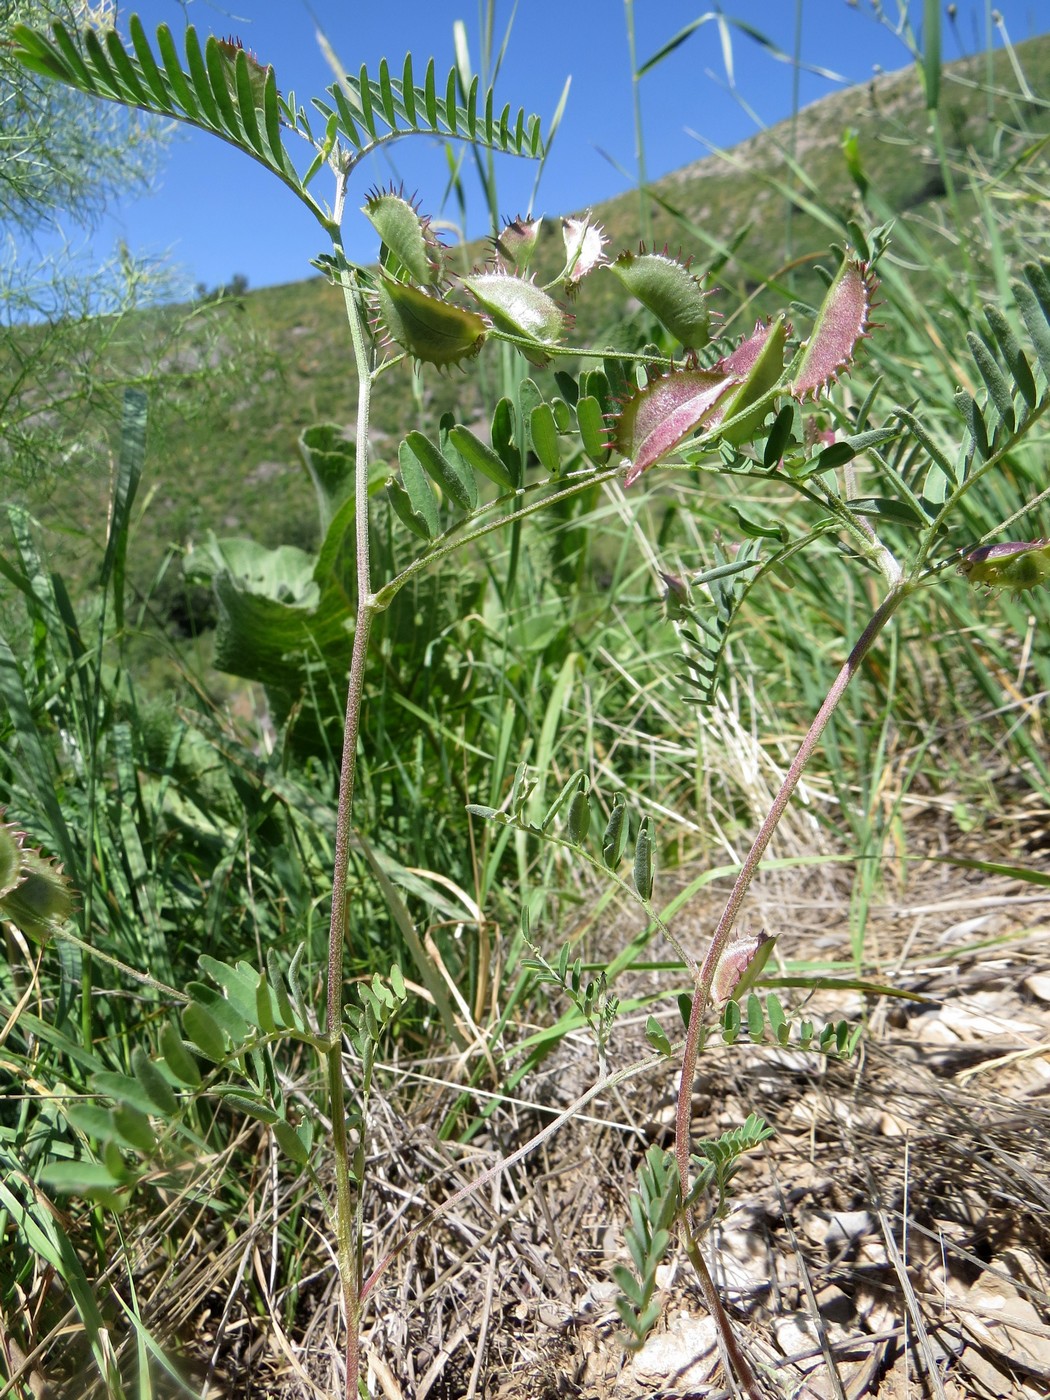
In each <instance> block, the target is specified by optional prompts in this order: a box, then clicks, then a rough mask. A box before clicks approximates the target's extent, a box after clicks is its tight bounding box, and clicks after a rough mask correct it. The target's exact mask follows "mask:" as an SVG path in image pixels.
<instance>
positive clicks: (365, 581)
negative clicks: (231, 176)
mask: <svg viewBox="0 0 1050 1400" xmlns="http://www.w3.org/2000/svg"><path fill="white" fill-rule="evenodd" d="M335 253H336V259H337V262H338V265H339V275H340V282H341V284H342V288H343V299H344V301H345V303H346V314H347V320H348V321H349V323H350V336H351V339H352V341H353V346H354V360H355V363H356V367H357V430H356V434H355V447H356V452H355V464H354V465H355V473H354V497H355V501H356V507H357V508H356V512H355V517H354V527H355V535H356V545H357V618H356V624H355V628H354V645H353V651H352V653H351V657H350V677H349V680H348V682H347V694H346V718H345V722H344V725H343V756H342V763H341V766H340V770H339V801H338V805H337V808H336V819H335V869H334V871H333V877H332V913H331V921H330V924H329V930H328V988H327V1009H326V1019H325V1030H326V1032H327V1035H328V1049H327V1051H326V1059H327V1069H328V1091H329V1102H330V1106H331V1116H332V1153H333V1156H334V1158H335V1204H336V1256H337V1259H338V1264H339V1277H340V1282H341V1284H342V1289H343V1299H344V1303H345V1307H346V1390H345V1393H346V1395H347V1396H348V1397H349V1396H352V1395H355V1394H356V1393H357V1381H358V1375H359V1373H360V1367H361V1354H360V1331H361V1260H360V1258H359V1257H358V1252H357V1251H356V1250H355V1248H354V1199H353V1193H352V1191H351V1187H350V1147H349V1142H348V1138H347V1131H346V1107H345V1095H344V1091H343V1060H342V1029H341V1027H342V989H343V958H344V952H345V949H346V944H347V941H348V936H349V928H348V924H349V909H348V906H347V897H346V883H347V870H348V866H349V862H350V839H351V835H352V816H353V802H354V777H355V775H356V772H357V740H358V735H359V733H360V729H361V702H362V697H363V694H364V679H365V663H366V660H367V656H368V638H369V634H370V633H371V630H372V619H373V618H374V617H375V613H376V604H375V598H374V597H373V594H372V579H371V570H370V566H369V554H368V417H369V410H370V407H371V398H372V355H371V349H370V346H369V341H368V335H367V332H366V329H365V322H364V317H363V314H362V307H361V291H360V288H359V286H358V283H357V278H356V275H355V273H354V271H353V269H352V268H351V267H350V266H349V264H348V263H347V261H346V258H345V256H344V255H343V250H342V247H341V245H340V244H339V243H338V242H336V243H335Z"/></svg>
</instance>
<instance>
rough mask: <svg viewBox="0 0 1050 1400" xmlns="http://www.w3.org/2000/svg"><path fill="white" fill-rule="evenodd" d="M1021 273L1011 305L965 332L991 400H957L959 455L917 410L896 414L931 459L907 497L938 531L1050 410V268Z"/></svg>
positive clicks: (989, 310)
mask: <svg viewBox="0 0 1050 1400" xmlns="http://www.w3.org/2000/svg"><path fill="white" fill-rule="evenodd" d="M1022 272H1023V280H1022V281H1020V282H1017V283H1015V284H1014V285H1013V286H1012V289H1011V290H1012V291H1013V297H1014V305H1013V307H1010V308H1008V311H1004V310H1003V309H1002V308H1001V307H999V306H996V305H994V304H992V305H988V306H986V307H985V310H984V315H985V322H986V326H985V327H982V328H981V329H980V330H972V331H970V332H969V333H968V334H967V337H966V339H967V344H968V346H969V349H970V353H971V355H972V357H973V361H974V365H975V366H976V369H977V372H978V374H979V375H980V378H981V380H982V382H983V384H984V386H985V390H986V394H985V395H984V396H983V397H984V402H983V403H981V402H979V401H978V399H977V398H975V397H974V396H973V395H972V394H970V393H969V392H967V391H966V390H960V391H959V392H958V393H957V394H956V396H955V407H956V410H957V411H958V413H959V416H960V417H961V418H962V420H963V422H964V424H965V426H966V434H965V437H964V438H963V441H962V442H961V444H960V445H959V447H958V449H957V450H956V451H954V452H952V451H951V450H949V448H948V447H946V445H945V444H944V443H943V442H942V441H939V440H938V439H937V438H936V437H935V436H934V434H933V432H932V431H931V430H930V428H929V427H928V426H927V424H925V423H924V422H923V420H922V416H921V413H919V412H918V411H917V409H916V407H915V406H914V405H912V406H902V405H898V406H897V407H896V408H895V409H894V414H895V416H896V417H897V418H898V419H899V421H900V422H901V423H903V424H904V426H905V427H906V428H907V429H908V432H909V434H910V435H911V438H912V439H913V441H914V442H916V443H917V444H918V445H919V447H920V448H921V449H922V453H923V454H924V455H925V458H926V459H928V466H927V469H926V472H925V476H924V478H923V479H922V480H921V481H919V480H915V481H914V483H913V485H914V489H913V490H912V489H911V487H909V496H910V499H911V501H912V503H913V504H914V505H917V506H918V507H919V508H920V509H921V510H922V511H923V512H924V515H925V518H927V519H930V518H932V519H934V521H935V522H936V523H937V524H938V525H940V523H941V521H943V518H944V517H945V515H946V513H947V510H948V508H949V507H950V506H951V504H952V503H953V502H954V501H955V500H956V499H958V498H959V497H961V496H962V495H963V494H964V492H965V491H966V490H967V489H968V487H969V485H970V483H971V482H972V481H973V480H974V478H975V476H976V474H977V473H978V472H979V471H980V469H981V468H982V467H983V466H984V464H985V463H987V462H988V461H989V459H991V458H995V459H997V460H998V458H999V456H1000V454H1001V453H1002V452H1003V451H1005V450H1008V449H1009V448H1010V447H1011V446H1012V445H1013V444H1015V443H1016V442H1018V441H1020V440H1021V439H1022V438H1024V437H1025V436H1027V434H1028V433H1029V432H1030V431H1031V430H1032V429H1033V428H1034V427H1035V425H1036V424H1037V423H1038V422H1039V420H1040V419H1041V418H1042V416H1043V415H1044V414H1045V413H1046V412H1047V411H1048V410H1050V263H1047V262H1044V263H1027V264H1026V265H1025V266H1024V268H1023V269H1022ZM1026 332H1027V343H1025V339H1026V337H1025V333H1026ZM920 460H922V459H921V458H920ZM974 581H975V582H979V581H981V580H979V579H975V580H974Z"/></svg>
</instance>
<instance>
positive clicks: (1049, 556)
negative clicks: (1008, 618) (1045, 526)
mask: <svg viewBox="0 0 1050 1400" xmlns="http://www.w3.org/2000/svg"><path fill="white" fill-rule="evenodd" d="M959 573H960V574H962V576H963V577H964V578H965V579H967V580H968V581H969V582H970V583H972V584H974V585H983V586H984V587H985V588H1006V589H1009V591H1010V592H1011V593H1023V592H1025V590H1027V589H1029V588H1037V587H1038V586H1039V584H1041V583H1046V582H1047V580H1048V579H1050V539H1047V540H1028V541H1021V542H1019V541H1007V542H1004V543H1002V544H984V545H981V546H980V548H979V549H973V550H971V551H970V553H969V554H967V555H966V556H965V558H964V559H963V561H962V563H961V564H960V565H959Z"/></svg>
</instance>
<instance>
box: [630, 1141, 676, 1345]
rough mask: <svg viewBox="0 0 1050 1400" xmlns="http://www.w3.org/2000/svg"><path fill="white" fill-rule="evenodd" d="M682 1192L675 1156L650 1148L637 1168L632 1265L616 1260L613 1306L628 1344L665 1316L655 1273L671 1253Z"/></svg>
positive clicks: (641, 1337)
mask: <svg viewBox="0 0 1050 1400" xmlns="http://www.w3.org/2000/svg"><path fill="white" fill-rule="evenodd" d="M681 1203H682V1193H681V1188H680V1185H679V1177H678V1167H677V1164H676V1163H675V1159H674V1154H673V1153H671V1152H668V1151H667V1150H666V1149H664V1148H662V1147H655V1146H654V1147H650V1149H649V1151H648V1152H647V1153H646V1154H645V1159H644V1161H643V1162H642V1165H641V1167H640V1168H639V1170H638V1188H637V1190H635V1191H634V1192H632V1194H631V1204H630V1212H631V1219H630V1223H629V1225H628V1226H627V1229H626V1231H625V1233H624V1241H625V1243H626V1245H627V1249H628V1251H629V1253H630V1255H631V1262H632V1264H633V1265H634V1268H633V1269H628V1268H626V1267H625V1266H624V1265H623V1264H617V1265H616V1266H615V1268H614V1269H613V1278H614V1279H615V1281H616V1285H617V1287H618V1288H619V1290H620V1295H619V1297H617V1298H615V1299H614V1300H613V1306H614V1307H615V1308H616V1311H617V1313H618V1314H619V1317H620V1321H621V1322H622V1323H623V1327H624V1337H623V1340H624V1343H625V1345H626V1346H628V1347H630V1348H631V1349H632V1350H637V1348H639V1347H640V1346H641V1345H642V1343H643V1342H644V1341H645V1339H646V1337H647V1336H648V1335H649V1333H650V1332H651V1331H652V1329H653V1327H654V1326H655V1325H656V1322H657V1320H658V1318H659V1316H660V1304H659V1302H658V1301H654V1299H653V1294H654V1292H655V1291H656V1271H657V1269H658V1268H659V1267H660V1265H661V1264H662V1263H663V1261H664V1259H665V1258H666V1257H667V1251H668V1249H669V1248H670V1244H671V1228H670V1227H671V1225H672V1224H673V1222H674V1220H675V1217H676V1216H677V1215H678V1212H679V1210H680V1208H681Z"/></svg>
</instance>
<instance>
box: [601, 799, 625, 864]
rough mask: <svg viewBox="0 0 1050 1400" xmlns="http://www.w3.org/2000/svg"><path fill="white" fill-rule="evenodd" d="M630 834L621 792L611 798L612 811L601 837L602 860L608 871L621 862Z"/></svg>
mask: <svg viewBox="0 0 1050 1400" xmlns="http://www.w3.org/2000/svg"><path fill="white" fill-rule="evenodd" d="M630 834H631V823H630V821H629V820H628V817H627V799H626V798H625V797H624V795H623V793H622V792H618V793H617V794H616V796H615V797H614V798H613V805H612V811H611V812H610V813H609V821H608V824H607V825H606V828H605V833H604V835H603V836H602V860H603V861H604V862H605V864H606V865H607V866H608V868H609V869H610V870H615V869H616V867H617V866H618V865H619V864H620V861H621V860H623V853H624V851H625V850H626V849H627V841H628V838H629V837H630Z"/></svg>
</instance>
